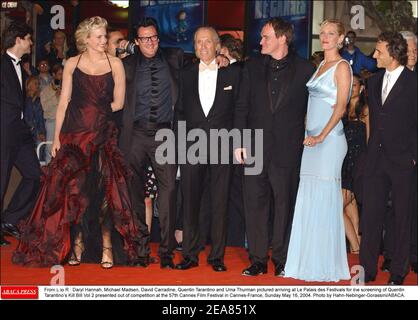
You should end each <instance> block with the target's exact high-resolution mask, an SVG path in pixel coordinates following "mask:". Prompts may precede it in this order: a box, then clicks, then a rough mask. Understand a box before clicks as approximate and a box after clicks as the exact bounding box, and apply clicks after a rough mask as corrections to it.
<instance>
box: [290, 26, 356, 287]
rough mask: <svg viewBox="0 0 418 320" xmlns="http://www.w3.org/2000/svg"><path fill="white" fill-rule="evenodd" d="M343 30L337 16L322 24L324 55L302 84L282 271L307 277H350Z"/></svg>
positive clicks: (347, 73)
mask: <svg viewBox="0 0 418 320" xmlns="http://www.w3.org/2000/svg"><path fill="white" fill-rule="evenodd" d="M344 34H345V30H344V26H343V25H342V24H341V22H339V21H338V20H325V21H324V22H323V23H322V24H321V31H320V35H319V39H320V42H321V46H322V49H323V50H324V60H323V61H322V62H321V64H320V65H319V67H318V70H317V71H316V72H315V73H314V75H313V76H312V78H311V79H310V80H309V81H308V83H307V84H306V85H307V87H308V89H309V102H308V112H307V118H306V138H305V140H304V142H303V144H304V145H305V147H304V150H303V155H302V163H301V170H300V183H299V189H298V194H297V199H296V206H295V213H294V219H293V224H292V232H291V236H290V243H289V249H288V256H287V262H286V266H285V277H291V278H295V279H301V280H306V281H339V280H342V279H350V272H349V268H348V263H347V253H346V246H345V235H344V221H343V199H342V193H341V167H342V163H343V160H344V157H345V155H346V153H347V141H346V139H345V135H344V128H343V124H342V121H341V118H342V116H343V115H344V113H345V110H346V105H347V102H348V101H349V98H350V92H351V86H352V71H351V67H350V65H349V64H348V62H347V61H346V60H344V59H342V57H341V56H340V54H339V52H338V51H339V49H340V48H341V44H342V42H343V39H344Z"/></svg>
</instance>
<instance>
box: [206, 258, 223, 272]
mask: <svg viewBox="0 0 418 320" xmlns="http://www.w3.org/2000/svg"><path fill="white" fill-rule="evenodd" d="M209 264H210V265H211V266H212V269H213V271H215V272H223V271H226V266H225V264H224V263H223V262H222V261H220V260H215V261H213V262H209Z"/></svg>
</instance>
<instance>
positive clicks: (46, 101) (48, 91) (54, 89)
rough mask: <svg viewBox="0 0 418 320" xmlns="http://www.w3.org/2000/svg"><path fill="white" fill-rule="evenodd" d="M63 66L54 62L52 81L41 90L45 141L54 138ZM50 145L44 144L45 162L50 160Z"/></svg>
mask: <svg viewBox="0 0 418 320" xmlns="http://www.w3.org/2000/svg"><path fill="white" fill-rule="evenodd" d="M62 71H63V66H62V65H60V64H56V65H55V66H54V67H53V68H52V76H53V81H51V83H50V85H49V86H47V87H45V88H44V89H43V90H42V91H41V105H42V109H43V110H44V118H45V128H46V141H51V142H52V141H53V140H54V132H55V114H56V113H57V107H58V102H59V98H60V96H61V81H62ZM50 152H51V145H50V144H48V145H47V146H46V154H45V162H46V164H48V163H49V161H51V154H50Z"/></svg>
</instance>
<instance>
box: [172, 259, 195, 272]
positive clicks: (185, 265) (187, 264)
mask: <svg viewBox="0 0 418 320" xmlns="http://www.w3.org/2000/svg"><path fill="white" fill-rule="evenodd" d="M198 265H199V263H198V262H197V261H193V260H189V259H185V260H183V261H182V262H180V263H179V264H177V265H176V269H177V270H187V269H190V268H195V267H197V266H198Z"/></svg>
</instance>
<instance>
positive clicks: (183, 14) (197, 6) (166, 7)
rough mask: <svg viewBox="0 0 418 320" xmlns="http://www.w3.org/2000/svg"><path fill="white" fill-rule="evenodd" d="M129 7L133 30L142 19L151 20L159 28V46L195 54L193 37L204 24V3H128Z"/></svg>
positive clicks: (146, 0) (174, 0)
mask: <svg viewBox="0 0 418 320" xmlns="http://www.w3.org/2000/svg"><path fill="white" fill-rule="evenodd" d="M129 5H130V12H129V14H130V15H131V17H130V21H131V24H132V27H135V26H136V24H137V23H138V22H139V20H140V19H141V18H143V17H153V18H155V19H156V20H157V22H158V26H159V28H160V46H161V47H178V48H182V49H183V50H184V51H185V52H194V49H193V34H194V32H195V31H196V29H197V28H198V27H200V26H202V25H203V24H204V23H205V18H206V6H205V1H203V0H141V1H132V0H131V1H130V3H129Z"/></svg>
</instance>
